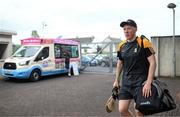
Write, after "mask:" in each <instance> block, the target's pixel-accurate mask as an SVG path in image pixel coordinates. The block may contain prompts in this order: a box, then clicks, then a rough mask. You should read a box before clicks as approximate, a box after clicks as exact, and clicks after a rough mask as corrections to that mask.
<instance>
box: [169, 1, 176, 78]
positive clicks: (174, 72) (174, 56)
mask: <svg viewBox="0 0 180 117" xmlns="http://www.w3.org/2000/svg"><path fill="white" fill-rule="evenodd" d="M167 7H168V8H170V9H172V10H173V77H175V76H176V52H175V48H176V47H175V46H176V45H175V8H176V5H175V4H174V3H169V4H168V5H167Z"/></svg>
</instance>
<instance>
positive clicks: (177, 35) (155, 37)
mask: <svg viewBox="0 0 180 117" xmlns="http://www.w3.org/2000/svg"><path fill="white" fill-rule="evenodd" d="M164 37H165V38H172V37H173V36H151V38H164ZM175 37H180V35H175Z"/></svg>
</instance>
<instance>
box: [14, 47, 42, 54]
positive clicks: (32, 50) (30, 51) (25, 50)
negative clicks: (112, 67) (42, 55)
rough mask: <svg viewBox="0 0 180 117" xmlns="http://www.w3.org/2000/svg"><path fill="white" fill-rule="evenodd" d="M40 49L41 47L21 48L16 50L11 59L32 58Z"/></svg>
mask: <svg viewBox="0 0 180 117" xmlns="http://www.w3.org/2000/svg"><path fill="white" fill-rule="evenodd" d="M40 48H41V46H23V47H21V48H20V49H18V50H17V52H16V53H15V54H14V55H13V57H32V56H34V55H35V54H36V53H37V52H38V50H39V49H40Z"/></svg>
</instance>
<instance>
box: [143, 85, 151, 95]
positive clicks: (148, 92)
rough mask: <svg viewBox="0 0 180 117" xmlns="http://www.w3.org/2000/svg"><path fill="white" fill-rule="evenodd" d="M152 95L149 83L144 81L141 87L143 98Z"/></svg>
mask: <svg viewBox="0 0 180 117" xmlns="http://www.w3.org/2000/svg"><path fill="white" fill-rule="evenodd" d="M151 95H152V92H151V84H150V83H146V84H145V85H144V87H143V96H144V97H145V98H148V97H150V96H151Z"/></svg>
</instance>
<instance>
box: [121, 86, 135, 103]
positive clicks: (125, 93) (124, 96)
mask: <svg viewBox="0 0 180 117" xmlns="http://www.w3.org/2000/svg"><path fill="white" fill-rule="evenodd" d="M137 89H138V86H136V87H130V86H129V87H128V86H123V87H121V89H120V92H119V100H129V99H134V96H135V94H136V92H137Z"/></svg>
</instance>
